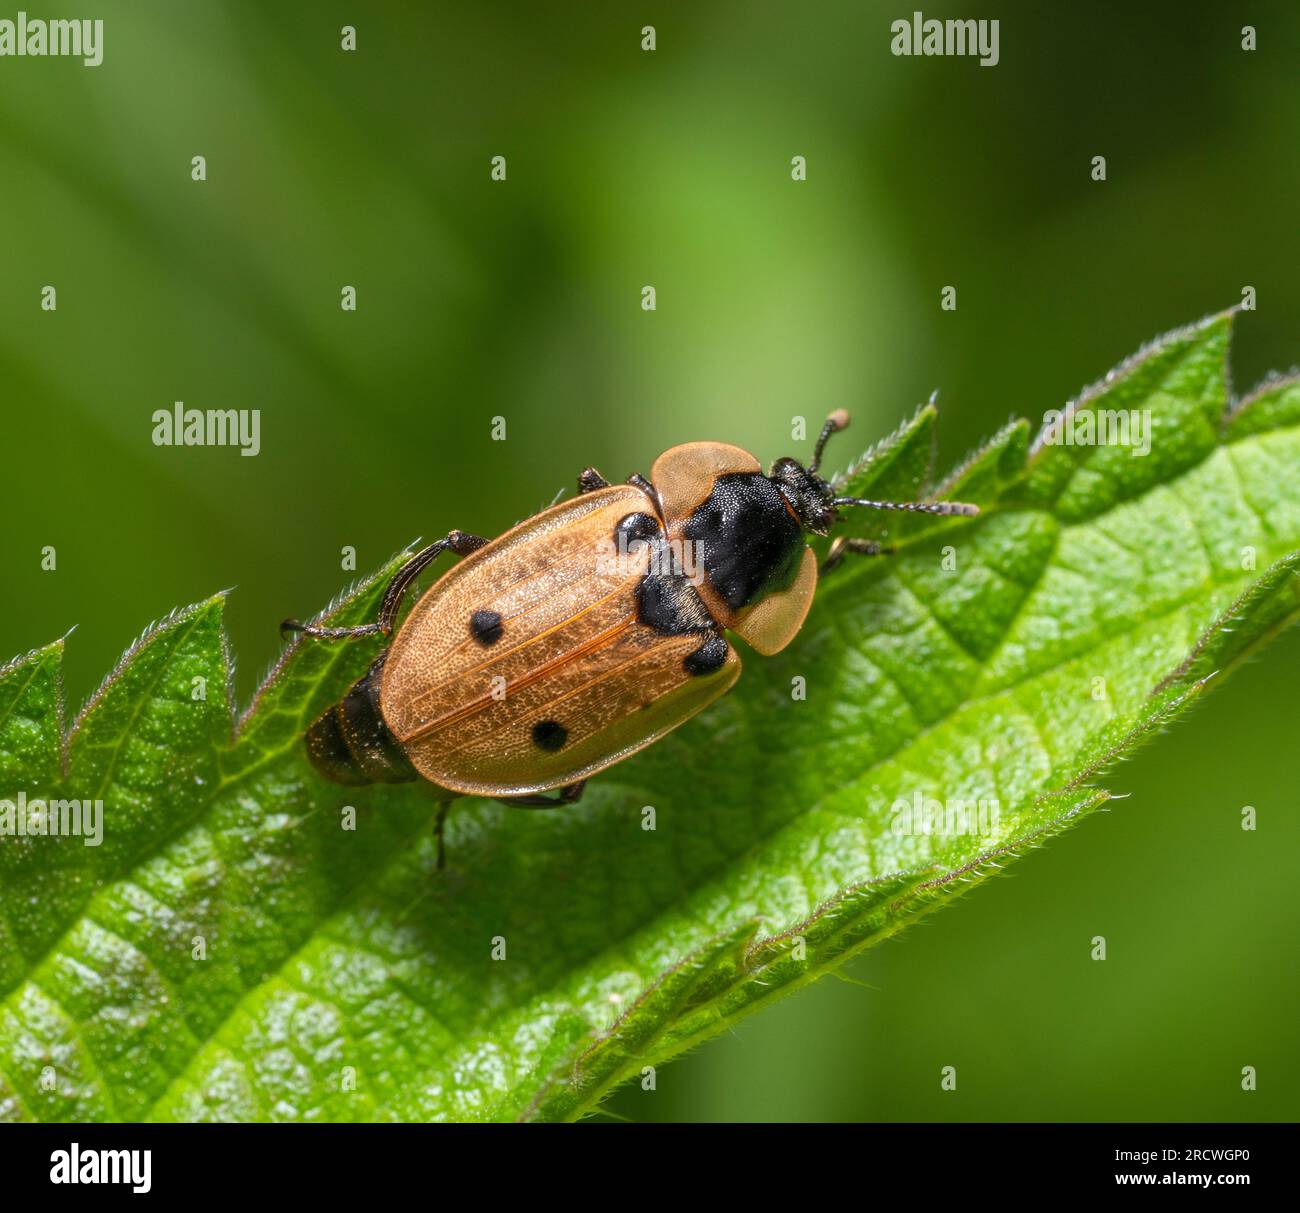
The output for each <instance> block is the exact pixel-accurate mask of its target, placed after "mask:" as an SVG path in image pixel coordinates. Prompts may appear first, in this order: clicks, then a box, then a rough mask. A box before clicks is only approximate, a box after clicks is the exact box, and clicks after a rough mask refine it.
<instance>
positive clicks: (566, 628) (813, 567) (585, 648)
mask: <svg viewBox="0 0 1300 1213" xmlns="http://www.w3.org/2000/svg"><path fill="white" fill-rule="evenodd" d="M847 425H848V415H847V413H844V412H842V411H840V412H836V413H833V414H831V416H830V417H829V418H828V419H827V421H826V424H825V425H824V426H823V427H822V431H821V434H820V436H819V437H818V439H817V444H816V447H815V448H814V452H813V458H812V462H811V463H809V465H808V466H807V467H806V468H805V467H803V466H802V465H800V464H799V463H798V462H797V461H796V460H794V459H789V458H786V459H779V460H777V462H776V463H775V464H774V465H773V467H772V470H771V473H770V474H768V475H764V474H763V471H762V468H761V466H760V465H759V462H758V460H756V459H755V458H754V456H753V455H751V454H749V453H748V452H747V451H743V450H741V449H740V448H739V447H736V446H729V445H727V444H726V443H721V442H692V443H688V444H686V445H684V446H676V447H673V448H672V449H671V450H669V451H666V452H665V453H664V454H662V455H660V456H659V458H658V459H657V460H655V463H654V467H653V468H652V469H651V473H650V479H649V480H647V479H646V478H645V477H644V476H641V475H634V476H632V477H631V478H630V479H629V481H628V482H627V483H626V484H622V485H612V484H610V483H609V482H608V481H606V480H605V479H604V478H603V477H602V476H601V475H600V473H598V472H597V471H596V470H595V469H594V468H588V469H586V471H584V472H583V473H582V474H581V476H579V478H578V490H579V491H578V495H577V496H576V497H573V498H571V499H570V500H568V501H563V502H561V503H560V504H558V505H555V506H552V507H551V508H550V509H548V510H544V511H542V513H540V514H537V515H535V516H534V517H532V518H529V519H527V520H526V521H524V522H521V523H520V524H519V525H518V526H516V527H514V528H513V529H512V530H510V531H507V532H506V533H505V534H504V535H502V536H501V537H500V538H498V539H495V540H492V541H490V542H489V541H488V540H486V539H482V538H480V537H478V536H476V535H468V534H466V533H465V532H463V531H452V532H451V533H450V534H449V535H447V537H446V538H445V539H440V540H438V541H437V542H436V543H432V544H430V545H429V546H428V547H426V548H424V549H422V550H421V551H419V552H417V553H415V554H414V555H413V556H412V557H411V559H410V560H409V561H408V562H407V563H406V564H405V565H403V566H402V568H401V569H399V570H398V572H397V573H396V574H395V576H394V577H393V580H392V581H391V582H390V583H389V585H388V588H387V590H386V591H385V594H384V599H383V603H382V605H381V608H380V614H379V619H378V621H377V622H375V623H372V624H367V625H365V626H363V627H354V628H325V627H315V626H307V625H303V624H300V623H298V622H296V621H295V620H286V621H285V622H284V624H282V625H281V626H282V628H283V629H286V630H292V631H298V632H302V633H303V634H305V635H307V636H313V637H317V638H319V639H322V640H342V639H349V638H352V637H358V636H373V635H383V636H389V635H392V632H393V627H394V625H395V623H396V621H397V615H398V611H399V609H400V607H401V604H402V600H403V598H404V597H405V595H406V592H407V591H408V590H409V589H410V587H411V585H412V584H413V583H414V581H415V579H416V578H417V577H418V576H419V574H420V573H421V571H422V570H423V569H424V568H425V567H426V566H428V564H429V563H430V562H431V561H432V560H433V559H434V558H435V557H437V556H438V555H439V554H441V553H442V552H444V551H448V550H450V551H452V552H454V553H456V554H457V555H458V556H463V557H465V559H463V560H462V561H461V562H460V563H459V564H457V565H456V566H455V568H453V569H451V570H449V571H448V572H447V573H446V574H444V575H443V577H441V578H440V579H439V580H438V581H437V582H436V583H435V584H434V585H433V586H431V587H430V588H429V589H428V590H427V591H426V592H425V593H424V595H423V596H422V597H421V598H420V600H419V601H418V602H417V603H416V604H415V606H414V607H413V608H412V610H411V613H410V614H409V616H407V618H406V620H405V621H404V622H403V624H402V626H401V627H400V628H399V629H398V630H397V633H396V635H394V636H393V637H392V641H391V643H390V644H389V645H388V647H387V649H385V651H384V652H383V653H381V654H380V655H379V657H378V658H377V659H376V661H375V662H374V664H373V665H372V666H371V667H370V670H369V671H368V672H367V674H366V675H365V677H363V678H362V679H360V680H359V681H358V682H357V683H356V684H355V685H354V686H353V687H352V689H351V690H350V691H348V693H347V694H346V695H345V696H344V697H343V699H342V700H341V701H340V702H339V703H338V704H336V705H335V706H334V707H332V708H330V709H329V711H327V712H325V713H324V715H322V716H321V717H320V718H319V719H318V720H316V721H315V723H313V724H312V726H311V727H310V728H309V729H308V730H307V752H308V754H309V756H310V758H311V761H312V762H313V763H314V764H315V766H316V767H317V769H318V770H319V771H320V772H321V773H322V774H324V775H325V776H326V777H327V778H329V779H332V780H334V781H335V782H337V783H343V784H365V783H375V782H379V783H400V782H405V781H409V780H413V779H417V778H424V779H426V780H428V781H430V782H431V783H434V784H437V785H439V786H440V787H443V788H446V789H448V790H449V791H451V792H455V793H460V794H463V795H469V796H491V797H497V798H499V799H502V800H506V801H508V802H509V803H513V804H521V805H532V806H546V805H558V804H572V803H573V802H575V801H576V800H577V799H578V798H579V797H580V796H581V794H582V789H583V785H584V784H585V782H586V780H587V779H588V778H589V777H590V776H592V775H594V774H596V773H597V772H598V771H602V770H604V769H605V768H606V767H609V766H612V765H613V764H614V763H616V762H618V761H620V760H621V759H624V758H626V757H628V755H630V754H634V753H636V751H637V750H640V749H642V748H643V747H644V746H647V745H649V744H650V743H651V742H652V741H655V740H656V739H657V738H659V737H662V736H663V735H664V734H665V733H667V732H669V731H671V730H672V729H675V728H676V727H677V726H678V725H680V724H682V723H683V722H685V721H686V720H689V719H690V718H691V717H692V716H694V715H695V713H696V712H698V711H700V709H701V708H703V707H705V706H706V705H707V704H709V703H711V702H712V701H713V700H715V699H717V698H718V697H719V696H720V695H722V694H724V693H725V692H726V691H727V690H729V689H730V688H731V686H732V685H733V684H734V683H735V681H736V679H737V678H739V677H740V657H739V656H738V654H737V653H736V651H735V649H734V648H732V646H731V645H730V644H729V643H728V641H727V637H726V632H727V631H732V632H735V633H736V635H738V636H741V637H743V638H744V640H745V641H746V642H747V643H748V644H749V645H750V646H751V647H752V648H754V649H755V650H756V651H758V652H759V653H762V654H764V655H768V654H771V653H777V652H780V650H781V649H783V648H785V646H786V645H787V644H789V643H790V641H791V640H792V639H793V638H794V636H795V635H796V633H797V632H798V631H799V629H800V627H801V626H802V625H803V621H804V617H805V616H806V615H807V614H808V609H809V607H810V606H811V605H812V599H813V593H814V591H815V590H816V588H817V575H818V568H817V558H816V556H815V554H814V553H813V550H812V548H810V547H809V546H808V544H807V542H806V541H805V536H806V535H807V534H808V533H811V534H814V535H825V534H827V533H828V532H829V530H830V528H831V527H832V526H833V525H834V523H835V521H836V518H837V512H838V511H839V510H840V509H842V508H844V507H845V506H868V507H871V508H874V509H886V510H908V511H916V512H922V513H928V514H964V515H973V514H976V513H978V510H977V509H976V507H975V506H973V505H964V504H961V503H959V502H901V503H900V502H890V501H866V500H863V499H861V498H856V497H836V496H835V493H834V490H833V489H832V488H831V486H830V484H829V483H828V482H827V481H825V480H823V479H822V478H821V477H819V476H818V475H817V468H818V466H819V465H820V463H821V456H822V451H823V449H824V448H825V445H826V441H827V439H828V438H829V437H830V436H831V434H833V433H835V431H837V430H841V429H843V428H844V427H845V426H847ZM886 550H887V549H883V548H881V547H880V545H879V544H876V543H873V542H871V541H869V540H865V539H847V538H841V539H839V540H837V541H836V542H835V544H834V545H833V546H832V549H831V553H830V556H829V558H828V560H827V562H826V566H824V567H828V566H829V565H831V564H832V563H835V562H837V561H838V560H839V559H840V558H842V556H843V554H844V553H845V552H857V553H863V554H867V555H878V554H881V553H882V552H884V551H886ZM555 789H558V790H559V791H558V795H555V796H543V795H541V794H540V793H543V792H546V791H551V790H555ZM439 826H440V827H441V819H440V821H439ZM439 833H440V834H441V830H439ZM440 858H441V857H440Z"/></svg>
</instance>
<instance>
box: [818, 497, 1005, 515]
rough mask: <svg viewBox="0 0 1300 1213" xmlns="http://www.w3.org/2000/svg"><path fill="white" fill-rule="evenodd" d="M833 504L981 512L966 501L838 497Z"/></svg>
mask: <svg viewBox="0 0 1300 1213" xmlns="http://www.w3.org/2000/svg"><path fill="white" fill-rule="evenodd" d="M831 505H833V506H836V507H839V506H842V505H865V506H868V507H869V508H871V509H873V510H906V511H908V512H909V513H912V514H961V515H963V516H964V517H966V518H974V517H975V515H976V514H978V513H979V512H980V507H979V506H977V505H968V504H967V503H966V502H964V501H867V500H866V499H865V498H862V497H836V498H835V499H834V500H833V501H832V502H831Z"/></svg>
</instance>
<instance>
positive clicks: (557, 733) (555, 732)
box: [533, 720, 569, 754]
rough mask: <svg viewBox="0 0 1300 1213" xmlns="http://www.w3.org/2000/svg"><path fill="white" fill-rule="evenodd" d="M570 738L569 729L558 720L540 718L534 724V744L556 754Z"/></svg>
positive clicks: (540, 748)
mask: <svg viewBox="0 0 1300 1213" xmlns="http://www.w3.org/2000/svg"><path fill="white" fill-rule="evenodd" d="M568 740H569V730H568V729H566V728H565V727H564V726H563V725H562V724H561V723H560V722H559V721H558V720H539V721H538V722H537V723H536V724H535V725H533V745H535V746H536V747H537V748H538V749H539V750H545V751H546V752H547V753H548V754H554V753H555V751H556V750H558V749H560V748H562V747H563V745H564V743H565V742H566V741H568Z"/></svg>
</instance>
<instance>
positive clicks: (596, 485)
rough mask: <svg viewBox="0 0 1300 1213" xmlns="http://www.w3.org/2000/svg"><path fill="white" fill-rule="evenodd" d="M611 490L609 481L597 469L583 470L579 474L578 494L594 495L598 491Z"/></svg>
mask: <svg viewBox="0 0 1300 1213" xmlns="http://www.w3.org/2000/svg"><path fill="white" fill-rule="evenodd" d="M607 488H609V481H608V480H606V479H605V477H604V476H602V475H601V474H600V473H599V472H598V471H596V469H595V468H583V469H582V471H580V472H579V473H578V492H579V493H594V492H595V491H596V490H597V489H607Z"/></svg>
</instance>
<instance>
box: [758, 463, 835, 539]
mask: <svg viewBox="0 0 1300 1213" xmlns="http://www.w3.org/2000/svg"><path fill="white" fill-rule="evenodd" d="M769 479H770V480H772V481H773V482H774V483H775V484H776V486H777V488H779V489H780V490H781V495H782V496H783V497H784V498H785V499H786V501H787V502H788V503H789V505H790V508H791V509H792V510H794V512H795V516H796V517H797V518H798V519H799V521H800V523H801V524H802V525H803V528H804V530H806V531H811V532H812V533H813V534H814V535H825V534H828V533H829V532H830V529H831V526H832V524H833V523H834V522H835V506H834V505H833V504H832V502H833V501H834V498H835V490H834V489H832V488H831V486H830V485H829V484H828V483H827V482H826V481H825V480H823V479H822V478H821V477H820V476H818V475H817V473H816V472H815V471H813V469H812V468H811V467H804V466H803V464H801V463H800V462H799V461H798V460H797V459H791V458H789V456H787V457H786V458H784V459H778V460H777V461H776V462H775V463H774V464H773V465H772V473H771V476H770V477H769Z"/></svg>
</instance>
